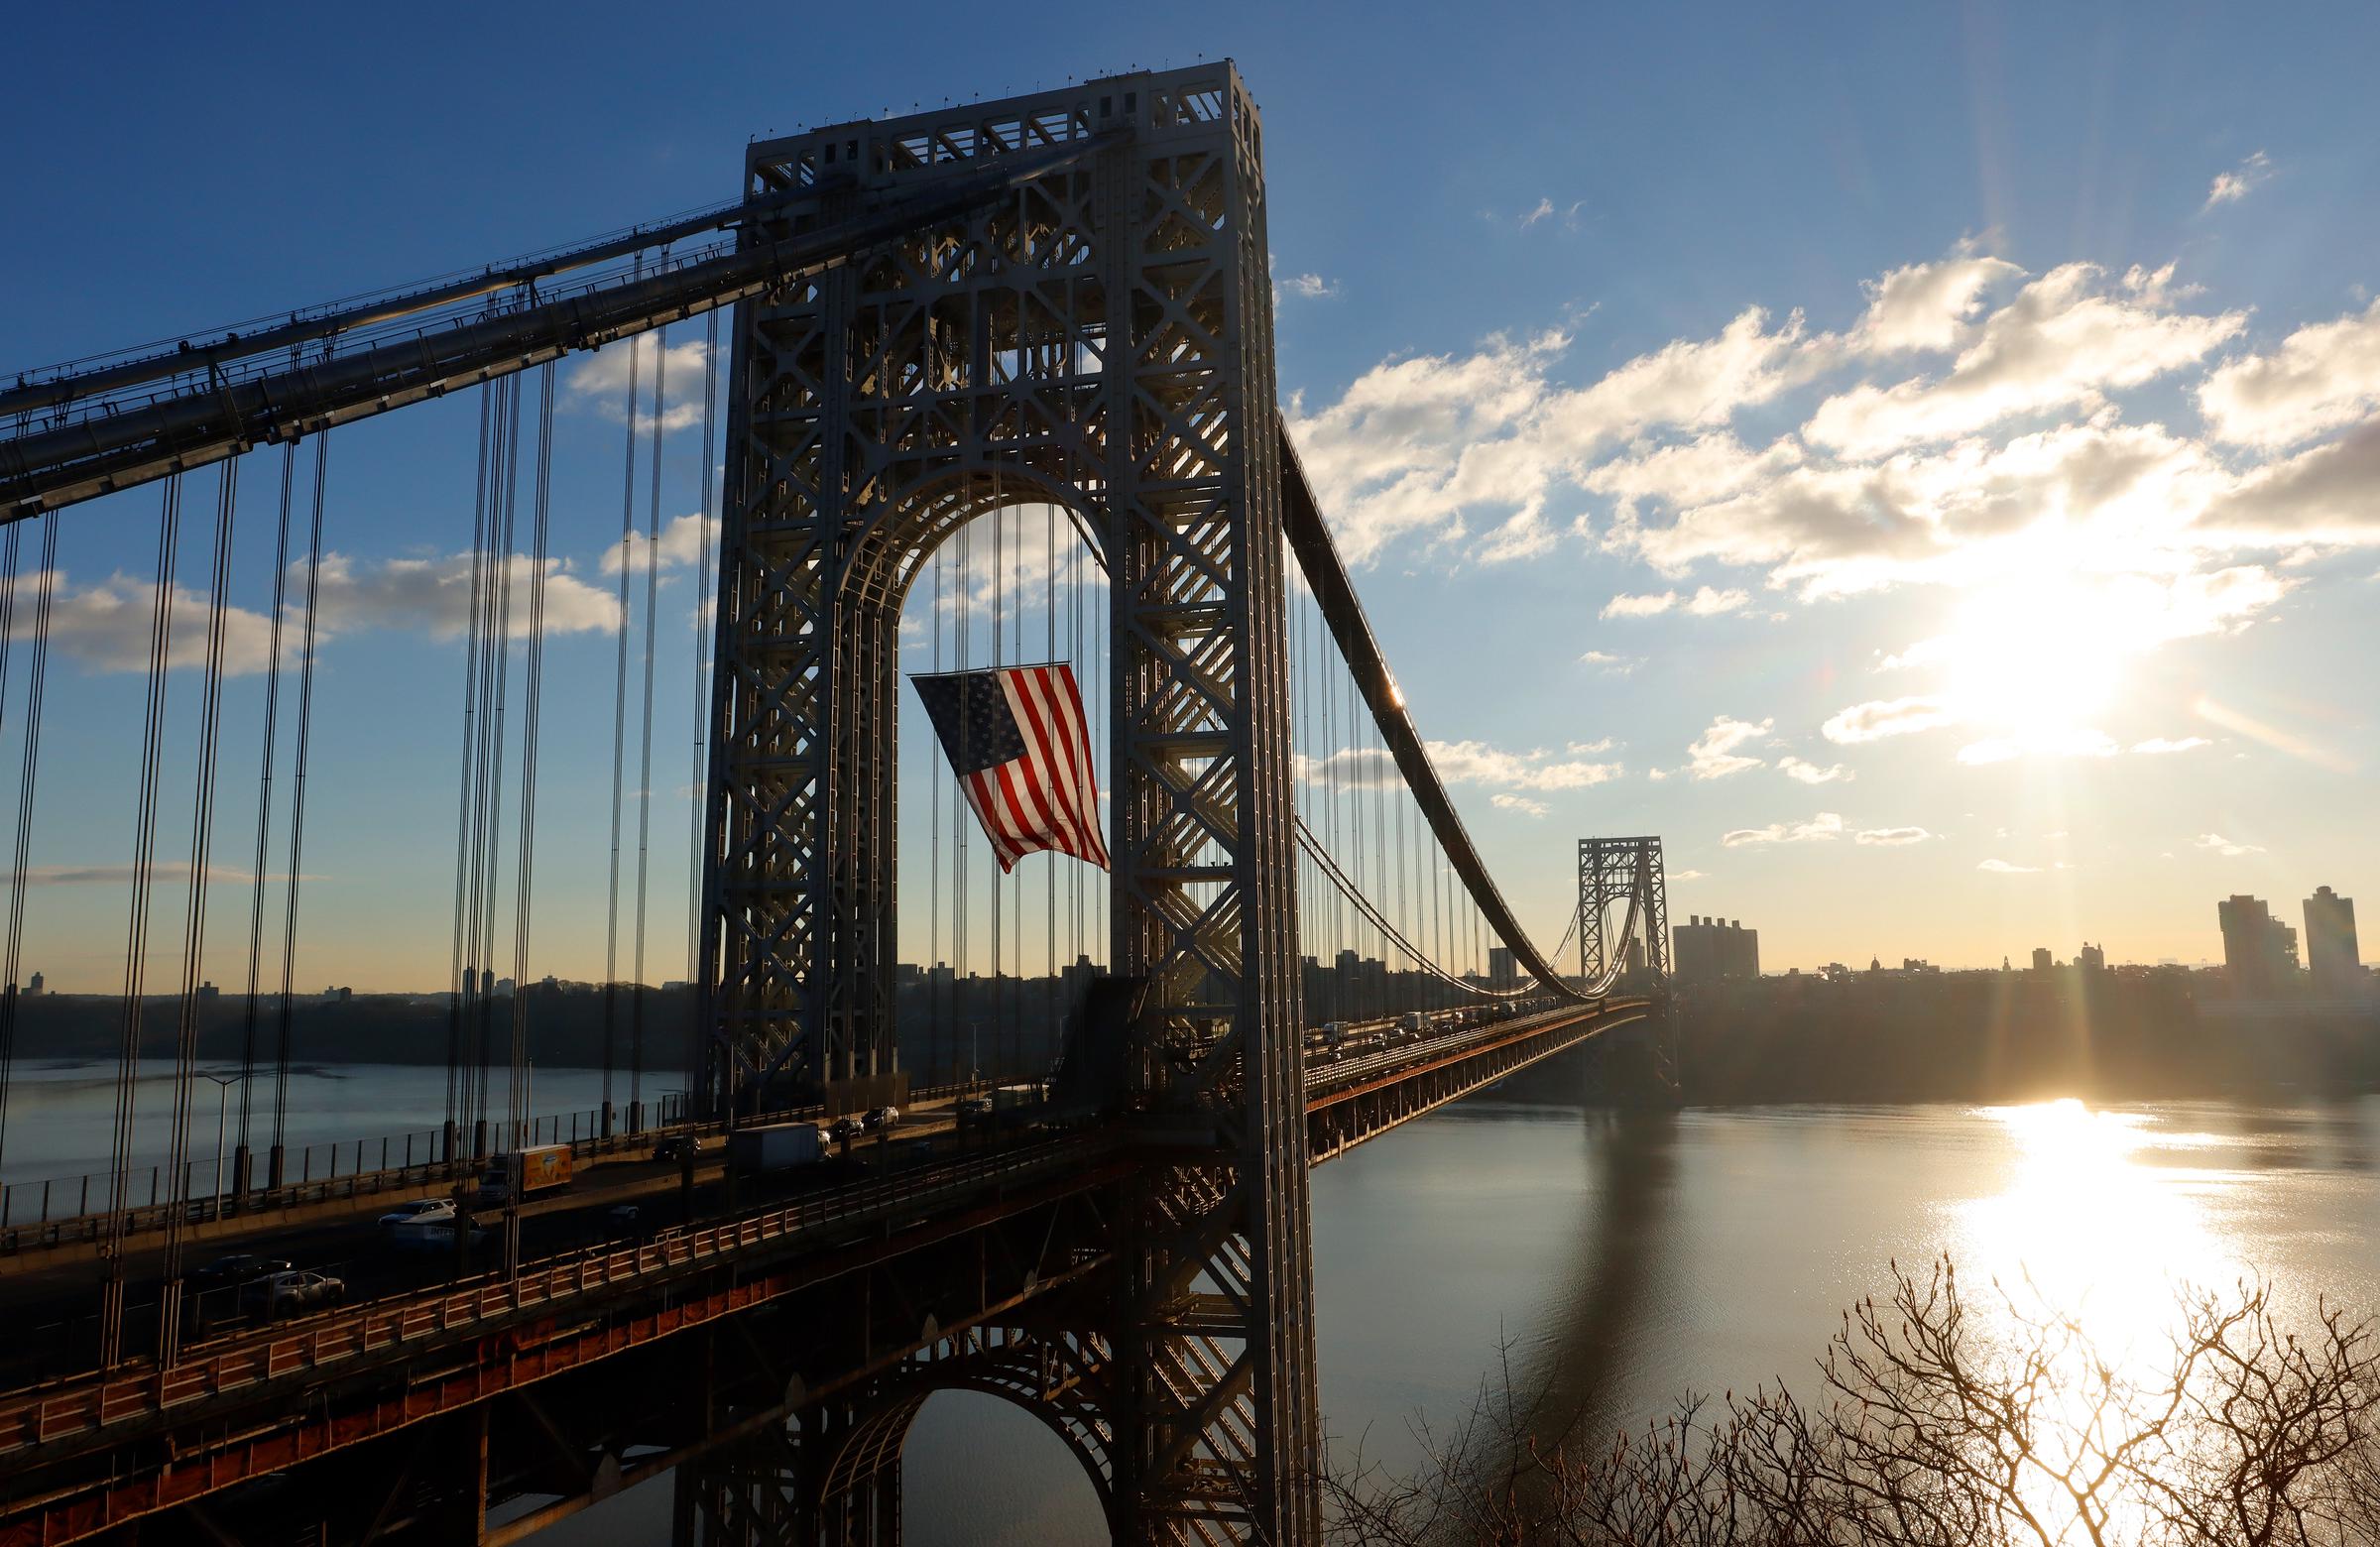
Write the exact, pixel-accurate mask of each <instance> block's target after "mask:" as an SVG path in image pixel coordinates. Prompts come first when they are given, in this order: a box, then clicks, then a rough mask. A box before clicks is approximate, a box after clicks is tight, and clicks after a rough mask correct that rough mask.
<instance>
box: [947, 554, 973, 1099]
mask: <svg viewBox="0 0 2380 1547" xmlns="http://www.w3.org/2000/svg"><path fill="white" fill-rule="evenodd" d="M951 540H952V541H954V542H956V543H957V544H958V558H959V584H958V593H957V594H958V603H957V608H958V610H957V616H956V617H954V618H953V619H952V620H951V638H952V639H953V641H955V642H956V643H955V649H954V651H953V654H956V655H957V657H958V658H957V659H956V660H955V661H954V662H953V663H952V664H953V667H954V669H956V670H958V671H960V672H962V673H964V672H965V671H966V669H967V659H968V656H969V654H971V652H970V650H969V645H970V641H969V639H968V634H969V631H970V630H971V628H972V627H973V623H974V620H973V618H972V617H971V616H970V614H971V613H972V611H973V609H972V608H971V607H970V606H969V605H968V603H969V596H968V592H969V591H970V590H971V589H972V588H973V586H974V583H975V527H974V524H973V523H972V522H970V523H968V524H966V525H964V526H962V527H960V528H959V530H958V532H957V534H956V535H954V536H953V537H952V539H951ZM966 753H967V716H965V715H961V716H959V763H960V765H961V766H962V767H963V766H964V765H965V764H966V762H967V756H966ZM966 799H967V790H966V784H965V781H964V780H962V779H959V778H957V777H953V778H952V779H951V781H950V836H951V860H950V869H951V884H950V959H951V988H950V992H951V1002H952V1004H953V1006H954V1007H955V1008H956V1011H957V1013H956V1014H954V1015H953V1017H952V1024H951V1032H952V1034H953V1035H954V1036H955V1035H956V1034H957V1032H958V1024H957V1022H958V1020H959V1019H960V1018H963V1017H969V1016H972V1015H973V1014H974V1012H975V1010H976V1003H975V989H974V985H973V984H971V983H970V982H969V981H968V980H969V979H971V978H972V977H974V973H973V972H971V971H970V970H969V969H970V968H971V967H972V966H973V965H974V962H973V959H972V958H971V957H970V956H969V955H968V954H967V850H968V846H969V845H968V839H969V837H970V833H969V831H968V826H967V807H966ZM962 996H963V997H962ZM975 1075H976V1062H975V1022H974V1021H973V1020H972V1019H969V1020H968V1024H967V1078H968V1080H969V1081H970V1082H973V1080H974V1079H975Z"/></svg>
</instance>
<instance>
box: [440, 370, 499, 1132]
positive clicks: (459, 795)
mask: <svg viewBox="0 0 2380 1547" xmlns="http://www.w3.org/2000/svg"><path fill="white" fill-rule="evenodd" d="M495 411H496V390H495V388H494V387H492V386H483V387H481V388H480V390H479V469H478V472H477V473H476V474H475V475H474V477H473V487H472V496H471V500H472V510H471V597H470V607H469V613H468V620H469V632H468V638H467V639H466V641H465V643H464V647H463V747H462V761H461V766H460V771H459V772H458V773H457V774H456V794H455V812H454V953H453V963H452V967H451V976H450V977H449V979H448V980H447V986H446V987H447V996H448V998H447V1014H446V1158H447V1159H448V1160H450V1161H451V1160H453V1159H454V1158H455V1153H456V1151H455V1145H456V1144H457V1143H458V1142H459V1141H461V1140H462V1139H464V1138H465V1137H466V1136H467V1135H473V1134H474V1125H473V1121H472V1114H471V1112H470V1105H471V1083H472V1082H471V1077H470V1073H469V1069H470V1063H469V1059H468V1055H467V1049H466V1042H465V1028H466V1026H467V1023H468V1022H467V1020H466V1012H467V1011H468V1008H469V1006H470V1003H471V991H472V989H473V988H474V987H476V985H475V984H474V983H473V981H472V978H473V973H472V970H471V957H470V947H471V941H472V938H473V936H472V931H471V916H470V895H471V881H472V871H473V866H472V847H471V828H472V817H473V814H474V810H475V807H476V804H477V802H476V801H475V799H474V798H473V796H474V793H475V791H474V790H473V788H472V784H471V774H472V771H473V770H474V768H476V766H477V761H478V760H477V756H476V754H477V748H478V736H477V731H478V713H479V647H480V633H479V610H480V605H479V604H480V591H481V588H482V587H483V586H484V585H485V583H486V579H487V576H486V572H485V571H486V566H487V551H488V453H489V447H490V443H491V439H492V428H493V425H492V420H493V416H494V415H495ZM471 1152H472V1153H473V1154H474V1155H477V1154H478V1153H479V1146H478V1143H477V1140H476V1137H473V1138H472V1150H471Z"/></svg>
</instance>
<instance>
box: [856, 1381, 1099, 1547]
mask: <svg viewBox="0 0 2380 1547" xmlns="http://www.w3.org/2000/svg"><path fill="white" fill-rule="evenodd" d="M1028 1412H1029V1409H1026V1408H1024V1407H1021V1406H1019V1405H1018V1404H1016V1403H1014V1402H1011V1401H1007V1400H1004V1399H1002V1398H1000V1397H997V1396H993V1395H990V1394H988V1393H986V1392H982V1391H974V1390H965V1389H954V1390H943V1391H938V1392H935V1393H934V1394H933V1395H931V1396H929V1397H928V1398H927V1399H926V1401H925V1403H924V1404H923V1406H922V1407H921V1408H920V1410H919V1411H918V1413H917V1415H916V1417H915V1418H914V1419H913V1420H912V1421H911V1422H910V1425H909V1431H908V1439H907V1443H906V1444H905V1445H904V1446H903V1448H902V1451H901V1487H902V1489H903V1491H904V1494H905V1500H906V1503H905V1511H904V1521H903V1523H904V1525H905V1527H906V1537H905V1539H906V1540H907V1541H908V1542H909V1543H910V1544H911V1547H939V1544H944V1543H947V1544H950V1547H959V1544H961V1543H969V1544H973V1543H984V1544H989V1547H1039V1544H1042V1543H1048V1542H1095V1541H1104V1540H1106V1539H1107V1533H1108V1522H1107V1511H1106V1504H1105V1500H1104V1497H1103V1492H1102V1489H1101V1487H1099V1486H1098V1484H1099V1481H1100V1479H1099V1475H1098V1473H1097V1471H1096V1470H1095V1469H1094V1468H1093V1466H1092V1463H1091V1461H1090V1459H1089V1458H1088V1457H1086V1456H1084V1455H1083V1454H1082V1453H1081V1452H1080V1451H1078V1450H1076V1449H1075V1448H1074V1447H1073V1446H1072V1445H1070V1444H1068V1443H1067V1441H1066V1440H1064V1439H1063V1438H1061V1437H1059V1436H1058V1435H1057V1434H1055V1433H1053V1432H1052V1431H1051V1429H1050V1428H1049V1427H1048V1426H1047V1425H1046V1424H1044V1423H1041V1422H1036V1421H1035V1420H1034V1418H1033V1417H1031V1416H1028Z"/></svg>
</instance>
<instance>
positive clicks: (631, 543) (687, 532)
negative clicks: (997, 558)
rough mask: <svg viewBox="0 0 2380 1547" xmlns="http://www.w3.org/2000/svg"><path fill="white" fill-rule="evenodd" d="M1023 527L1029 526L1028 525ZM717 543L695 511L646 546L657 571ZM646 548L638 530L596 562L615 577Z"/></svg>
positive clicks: (695, 557) (639, 561)
mask: <svg viewBox="0 0 2380 1547" xmlns="http://www.w3.org/2000/svg"><path fill="white" fill-rule="evenodd" d="M1026 525H1030V523H1027V524H1026ZM718 540H719V518H718V517H716V516H714V517H712V518H711V519H710V523H709V526H708V529H707V530H706V529H705V526H704V523H703V519H702V515H701V513H700V512H699V511H697V512H692V513H689V514H687V515H684V516H679V517H675V518H673V519H671V520H670V522H669V523H668V524H667V525H666V526H664V527H662V528H661V538H660V541H659V542H657V543H653V544H650V545H651V546H652V547H653V550H654V557H655V558H657V559H658V561H659V564H660V567H661V568H663V569H678V568H682V567H684V566H686V565H689V564H693V563H697V562H700V561H701V560H702V559H703V558H704V556H705V555H706V554H707V553H709V552H710V551H712V549H713V546H714V545H715V544H716V543H717V542H718ZM648 545H649V544H648V543H647V541H646V538H645V534H644V533H643V532H642V531H639V532H637V533H635V534H633V535H631V536H630V537H629V538H628V539H627V540H626V541H625V542H613V543H611V544H610V545H608V546H607V547H605V548H604V550H603V556H602V559H601V560H600V566H601V568H602V570H603V572H604V573H605V574H607V575H616V574H618V573H619V572H620V560H621V557H622V555H623V554H632V555H634V556H635V559H636V564H635V568H636V569H637V570H638V571H640V572H641V571H643V569H644V568H645V549H646V547H647V546H648Z"/></svg>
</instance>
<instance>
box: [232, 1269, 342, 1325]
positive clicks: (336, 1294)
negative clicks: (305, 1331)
mask: <svg viewBox="0 0 2380 1547" xmlns="http://www.w3.org/2000/svg"><path fill="white" fill-rule="evenodd" d="M346 1298H347V1284H346V1281H345V1280H343V1279H338V1278H333V1277H331V1276H330V1275H329V1274H327V1273H306V1272H287V1273H275V1274H274V1275H273V1276H272V1277H270V1278H258V1279H253V1280H251V1281H250V1282H249V1283H248V1284H246V1285H245V1286H244V1287H242V1288H241V1290H240V1307H241V1309H243V1310H245V1311H247V1312H249V1313H250V1314H251V1315H256V1316H262V1317H263V1318H264V1319H265V1320H267V1321H279V1320H281V1319H282V1318H283V1317H285V1316H299V1315H302V1314H304V1313H305V1312H307V1311H318V1310H320V1309H322V1308H323V1307H324V1306H329V1305H336V1304H338V1303H339V1302H340V1301H341V1300H344V1299H346Z"/></svg>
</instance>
